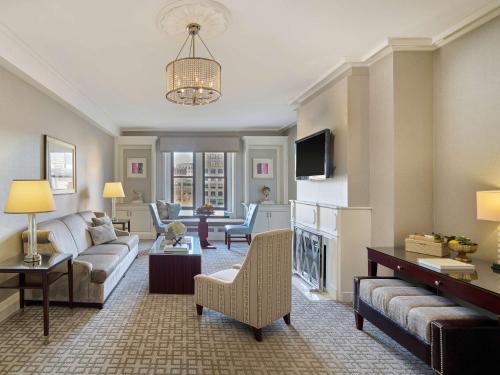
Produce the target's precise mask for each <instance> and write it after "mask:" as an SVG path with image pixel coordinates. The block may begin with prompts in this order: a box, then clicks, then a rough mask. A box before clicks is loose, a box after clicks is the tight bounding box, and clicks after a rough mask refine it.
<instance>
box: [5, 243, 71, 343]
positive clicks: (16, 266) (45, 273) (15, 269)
mask: <svg viewBox="0 0 500 375" xmlns="http://www.w3.org/2000/svg"><path fill="white" fill-rule="evenodd" d="M63 262H67V265H68V271H67V272H56V271H54V268H55V267H56V266H58V265H60V264H62V263H63ZM0 273H16V274H18V275H19V277H13V278H10V279H8V280H6V281H5V282H3V283H2V284H0V289H19V307H20V308H21V309H23V308H24V290H25V289H41V290H42V294H43V335H44V336H48V335H49V287H50V285H51V284H53V283H54V282H56V281H57V280H59V279H60V278H61V277H63V276H64V275H68V295H69V301H68V305H69V307H73V257H72V256H71V255H70V254H62V253H60V254H57V255H53V256H47V255H42V260H41V261H40V262H39V263H26V262H24V254H20V255H18V256H15V257H12V258H9V259H6V260H4V261H2V262H0ZM26 274H37V275H40V277H41V282H40V283H31V282H27V281H26Z"/></svg>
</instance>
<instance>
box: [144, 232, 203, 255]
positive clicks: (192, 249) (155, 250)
mask: <svg viewBox="0 0 500 375" xmlns="http://www.w3.org/2000/svg"><path fill="white" fill-rule="evenodd" d="M181 243H183V244H184V243H187V244H188V245H189V250H188V251H186V252H168V251H165V250H164V246H165V245H166V243H165V236H160V237H158V238H157V239H156V241H155V243H154V244H153V246H152V247H151V250H150V251H149V254H150V255H178V256H201V246H200V239H199V238H198V236H186V237H184V238H183V239H182V241H181Z"/></svg>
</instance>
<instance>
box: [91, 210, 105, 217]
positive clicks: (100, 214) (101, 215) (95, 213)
mask: <svg viewBox="0 0 500 375" xmlns="http://www.w3.org/2000/svg"><path fill="white" fill-rule="evenodd" d="M94 215H95V217H104V216H107V215H106V212H104V211H94Z"/></svg>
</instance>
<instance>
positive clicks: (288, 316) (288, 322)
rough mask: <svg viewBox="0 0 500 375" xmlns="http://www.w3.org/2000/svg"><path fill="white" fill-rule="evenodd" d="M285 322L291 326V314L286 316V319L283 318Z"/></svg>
mask: <svg viewBox="0 0 500 375" xmlns="http://www.w3.org/2000/svg"><path fill="white" fill-rule="evenodd" d="M283 320H284V321H285V323H286V324H287V325H290V313H288V314H286V315H285V316H284V317H283Z"/></svg>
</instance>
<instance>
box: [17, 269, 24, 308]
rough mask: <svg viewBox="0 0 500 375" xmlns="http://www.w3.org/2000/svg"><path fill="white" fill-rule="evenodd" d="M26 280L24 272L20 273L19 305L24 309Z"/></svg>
mask: <svg viewBox="0 0 500 375" xmlns="http://www.w3.org/2000/svg"><path fill="white" fill-rule="evenodd" d="M25 282H26V275H25V274H24V273H20V274H19V287H20V288H19V307H20V308H21V309H24V288H23V286H24V285H25Z"/></svg>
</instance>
